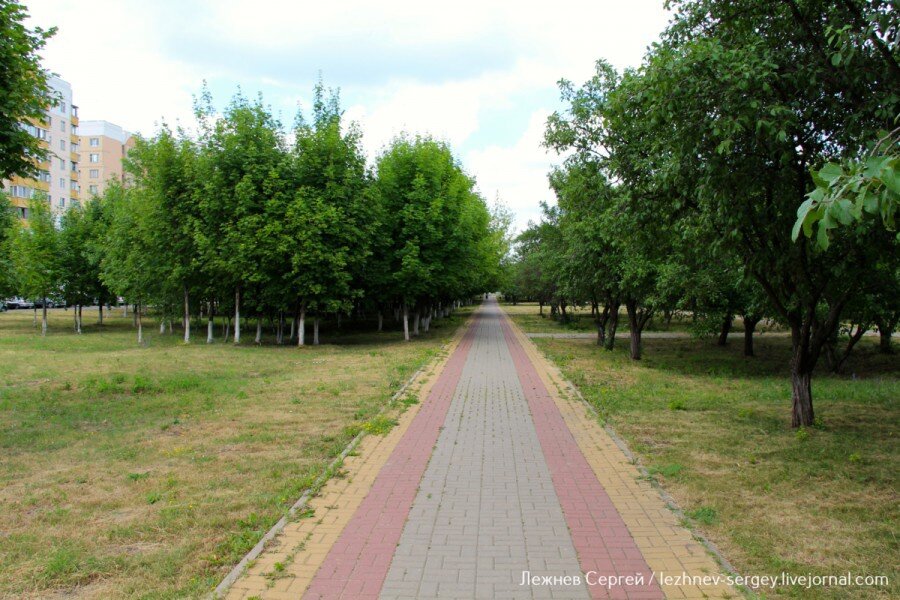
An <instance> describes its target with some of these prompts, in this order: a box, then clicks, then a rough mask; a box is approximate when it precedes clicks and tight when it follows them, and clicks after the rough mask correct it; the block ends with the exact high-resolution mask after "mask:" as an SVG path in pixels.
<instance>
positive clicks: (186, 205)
mask: <svg viewBox="0 0 900 600" xmlns="http://www.w3.org/2000/svg"><path fill="white" fill-rule="evenodd" d="M195 163H196V151H195V147H194V144H193V143H192V142H191V141H190V140H188V139H187V138H186V137H185V136H184V135H181V136H179V137H176V136H175V135H173V134H172V132H171V131H170V130H169V128H168V127H167V126H165V125H163V126H162V128H161V129H160V131H159V132H158V133H157V134H156V136H154V137H153V138H151V139H143V138H137V141H136V143H135V146H134V148H133V149H132V150H131V151H130V152H129V155H128V159H127V169H128V172H129V173H130V174H131V175H132V177H133V186H132V189H133V191H132V192H131V193H132V195H142V196H144V198H143V200H142V205H143V206H144V207H145V210H146V211H147V212H146V213H145V214H144V215H142V218H143V219H144V220H146V221H148V222H150V223H151V224H150V225H149V226H148V228H147V230H146V233H147V234H148V235H152V236H153V238H154V239H153V242H152V243H151V244H150V247H152V248H153V253H154V255H155V256H156V258H157V262H158V264H160V265H165V266H166V267H167V268H166V269H164V270H162V271H161V273H160V275H161V276H162V278H163V279H162V280H161V281H160V282H158V285H160V286H161V288H160V289H161V291H162V294H163V296H164V298H158V299H157V300H159V301H161V302H160V304H161V305H163V306H177V305H178V304H181V306H182V311H181V314H182V324H183V329H184V342H185V343H189V342H190V339H191V303H190V298H191V290H192V289H194V288H195V287H196V286H197V285H198V284H199V279H200V269H199V265H198V260H197V259H198V256H197V242H196V239H195V237H194V232H195V229H196V227H197V224H198V221H199V215H198V208H197V204H196V202H195V201H194V193H195V187H196V184H195V175H194V169H195ZM176 299H177V300H176Z"/></svg>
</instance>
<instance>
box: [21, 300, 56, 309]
mask: <svg viewBox="0 0 900 600" xmlns="http://www.w3.org/2000/svg"><path fill="white" fill-rule="evenodd" d="M28 308H44V299H43V298H38V299H36V300H34V301H33V302H32V303H31V306H29V307H28ZM47 308H56V302H54V301H53V300H51V299H50V298H47Z"/></svg>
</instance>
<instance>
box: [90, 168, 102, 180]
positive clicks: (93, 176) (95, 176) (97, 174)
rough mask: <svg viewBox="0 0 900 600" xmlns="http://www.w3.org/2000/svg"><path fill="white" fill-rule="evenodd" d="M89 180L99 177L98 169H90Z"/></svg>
mask: <svg viewBox="0 0 900 600" xmlns="http://www.w3.org/2000/svg"><path fill="white" fill-rule="evenodd" d="M90 175H91V179H97V178H98V177H100V169H91V173H90Z"/></svg>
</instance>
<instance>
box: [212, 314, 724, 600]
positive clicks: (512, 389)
mask: <svg viewBox="0 0 900 600" xmlns="http://www.w3.org/2000/svg"><path fill="white" fill-rule="evenodd" d="M565 386H566V384H565V382H564V381H563V380H562V378H561V376H560V375H559V372H558V371H556V370H555V369H553V368H552V367H551V366H550V365H549V364H548V363H547V362H546V361H545V359H544V358H543V357H542V356H540V355H539V354H538V353H537V351H536V350H535V348H534V346H533V345H532V344H531V343H530V342H529V341H528V340H527V338H526V337H525V336H524V335H523V334H522V333H521V331H519V330H518V329H517V328H516V327H515V326H514V325H512V323H511V322H510V321H509V320H508V319H507V318H506V317H505V315H504V314H503V312H502V311H501V310H500V308H499V306H498V305H497V304H496V302H494V301H492V300H491V301H488V302H486V303H485V305H483V306H482V307H481V309H480V310H479V311H478V312H477V313H476V315H475V317H474V318H473V319H472V321H471V322H470V324H469V326H468V327H467V329H466V330H465V333H464V335H462V336H459V337H458V338H457V339H456V340H455V341H454V343H453V344H452V346H451V351H450V352H449V354H448V356H447V357H446V358H445V359H444V361H443V362H442V363H441V364H439V365H438V366H437V367H436V369H435V370H434V372H433V373H432V375H431V377H429V378H428V379H427V380H426V381H425V382H424V384H423V386H422V388H421V390H420V391H419V397H420V398H421V400H422V402H421V403H420V404H416V405H413V407H412V408H411V409H410V410H408V411H407V412H405V413H404V414H403V415H402V417H401V418H400V422H399V424H398V426H397V427H396V428H394V429H393V430H392V431H391V432H390V433H389V434H388V435H387V436H384V437H373V436H369V437H367V438H364V440H363V442H362V444H361V445H360V447H359V449H358V455H357V456H353V457H349V458H348V460H347V462H346V463H345V465H344V471H345V476H344V477H343V478H339V479H335V480H332V482H330V483H329V484H328V485H326V486H325V488H324V489H323V490H322V493H321V494H320V496H319V497H317V498H314V499H313V501H312V502H311V503H310V509H311V513H312V514H310V515H308V516H307V518H305V519H301V520H299V521H296V522H294V523H290V524H288V526H287V527H286V528H285V530H284V531H283V533H282V534H281V536H280V537H279V538H277V543H276V544H275V545H273V547H272V548H271V549H269V550H267V551H266V552H265V553H264V554H263V555H262V556H261V557H260V559H259V560H257V561H256V563H255V564H253V565H252V566H251V567H250V569H249V570H248V572H247V573H246V575H245V576H244V577H242V578H241V579H239V580H238V581H237V583H236V584H235V585H234V586H232V588H231V589H230V590H229V593H228V597H229V598H236V599H248V598H276V599H284V598H294V599H298V598H324V599H338V598H346V599H354V600H356V599H359V600H364V599H375V598H385V599H389V598H395V599H400V598H425V599H429V598H459V599H472V598H485V599H492V598H639V599H650V598H663V597H671V598H724V597H735V596H736V594H735V592H734V590H732V589H731V588H729V587H727V586H726V585H724V583H719V584H716V583H715V582H710V581H707V582H700V581H697V580H689V581H685V580H684V578H683V577H682V578H681V579H680V580H679V581H677V582H676V583H677V585H676V584H673V583H672V581H670V580H666V579H661V578H660V577H659V574H660V573H665V574H666V575H670V576H676V577H677V576H683V575H685V574H687V575H691V576H696V577H703V576H715V575H718V574H720V573H721V571H720V568H719V567H718V565H717V564H716V562H715V561H714V560H713V559H712V557H710V556H709V554H708V553H707V552H706V551H705V549H704V548H703V547H702V546H701V545H700V544H699V543H698V542H696V541H695V540H694V539H693V538H692V536H691V535H690V533H689V532H688V531H687V530H685V529H684V528H682V527H681V526H680V525H679V523H678V520H677V518H676V516H675V515H674V513H672V512H671V511H670V510H669V509H668V508H667V507H666V505H665V503H664V501H663V500H662V498H661V497H660V496H659V494H658V493H657V492H656V490H654V489H653V488H652V487H651V486H650V485H649V483H647V482H646V481H644V480H642V479H641V478H640V477H639V472H638V470H637V469H636V468H635V467H634V465H633V464H631V462H630V461H629V460H628V458H627V457H626V456H625V454H624V453H623V451H622V450H621V449H620V448H619V446H617V445H616V444H615V443H614V441H613V440H612V439H611V438H610V437H609V435H608V434H606V432H605V431H604V430H603V429H602V427H600V426H599V425H598V424H597V423H596V421H595V420H594V419H593V418H591V416H590V414H589V412H588V411H587V409H586V407H585V406H584V405H583V404H582V403H580V402H578V401H577V400H575V399H573V398H571V397H567V395H566V394H565V393H564V392H563V390H565V389H566V388H565Z"/></svg>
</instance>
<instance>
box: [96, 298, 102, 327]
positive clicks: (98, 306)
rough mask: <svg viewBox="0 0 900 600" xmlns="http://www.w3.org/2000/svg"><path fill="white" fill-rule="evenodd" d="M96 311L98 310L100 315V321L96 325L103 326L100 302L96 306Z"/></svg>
mask: <svg viewBox="0 0 900 600" xmlns="http://www.w3.org/2000/svg"><path fill="white" fill-rule="evenodd" d="M97 310H98V311H99V313H100V321H99V322H98V324H99V325H103V302H100V303H99V304H98V305H97Z"/></svg>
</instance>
